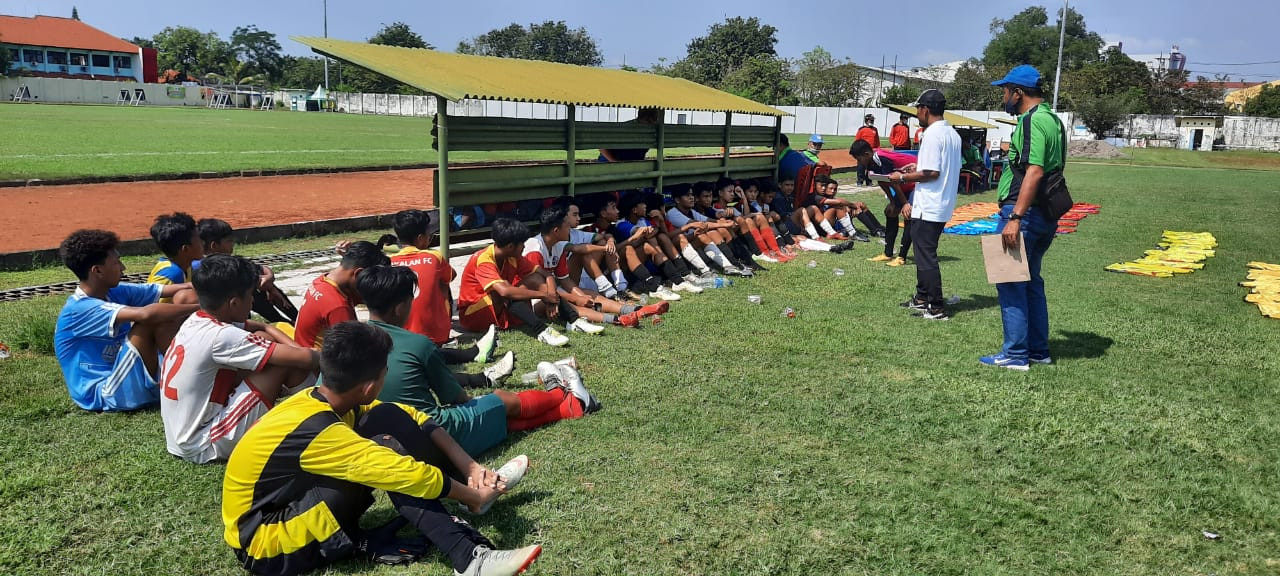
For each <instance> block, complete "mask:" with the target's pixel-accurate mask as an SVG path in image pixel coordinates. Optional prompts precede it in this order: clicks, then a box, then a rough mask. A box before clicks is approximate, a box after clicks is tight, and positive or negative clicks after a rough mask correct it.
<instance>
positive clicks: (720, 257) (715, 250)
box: [703, 244, 734, 270]
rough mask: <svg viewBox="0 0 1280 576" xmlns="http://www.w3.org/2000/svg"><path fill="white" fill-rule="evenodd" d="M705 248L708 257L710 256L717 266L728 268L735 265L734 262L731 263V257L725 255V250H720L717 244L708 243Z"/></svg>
mask: <svg viewBox="0 0 1280 576" xmlns="http://www.w3.org/2000/svg"><path fill="white" fill-rule="evenodd" d="M703 250H705V251H706V252H705V254H706V255H707V258H710V259H711V261H712V262H715V263H716V265H717V266H719V267H721V268H724V269H726V270H728V269H730V268H733V267H734V266H733V264H730V263H729V259H728V258H725V257H724V252H721V251H720V247H719V246H716V245H715V244H707V246H706V247H705V248H703Z"/></svg>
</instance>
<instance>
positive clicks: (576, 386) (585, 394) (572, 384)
mask: <svg viewBox="0 0 1280 576" xmlns="http://www.w3.org/2000/svg"><path fill="white" fill-rule="evenodd" d="M556 368H558V369H559V370H560V376H561V377H562V378H563V379H564V382H565V385H566V386H567V388H566V389H567V390H568V391H569V393H570V394H573V396H574V397H575V398H577V399H578V400H579V401H581V402H582V413H583V414H590V413H592V412H596V411H598V410H600V408H602V407H603V406H601V404H600V401H599V400H596V397H595V395H593V394H592V393H591V391H589V390H587V387H586V386H584V385H583V384H582V374H579V373H578V369H577V368H573V367H571V366H556Z"/></svg>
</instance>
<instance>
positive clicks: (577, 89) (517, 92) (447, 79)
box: [290, 36, 786, 116]
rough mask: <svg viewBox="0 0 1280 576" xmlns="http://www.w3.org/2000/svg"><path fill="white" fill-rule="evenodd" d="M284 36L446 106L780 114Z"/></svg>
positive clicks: (669, 86) (507, 61)
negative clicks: (494, 103)
mask: <svg viewBox="0 0 1280 576" xmlns="http://www.w3.org/2000/svg"><path fill="white" fill-rule="evenodd" d="M290 38H291V39H293V40H295V41H297V42H301V43H302V44H305V45H307V46H310V47H311V49H312V50H315V51H316V52H318V53H320V54H325V55H328V56H330V57H333V58H337V59H339V60H345V61H347V62H351V63H352V64H356V65H358V66H363V67H365V68H368V69H370V70H373V71H375V72H378V73H381V74H383V75H386V76H389V77H391V78H395V79H396V80H398V81H400V82H403V83H405V84H408V85H410V86H413V87H414V88H418V89H420V90H423V91H425V92H429V93H431V94H436V95H439V96H444V97H445V98H448V99H449V100H453V101H458V100H463V99H468V98H474V99H480V100H506V101H514V102H541V103H547V104H576V105H579V106H617V107H626V108H662V109H666V110H699V111H711V112H737V113H743V114H759V115H762V116H784V115H786V113H785V112H783V111H781V110H778V109H776V108H774V107H772V106H766V105H764V104H761V103H759V102H755V101H753V100H748V99H746V98H742V97H740V96H734V95H733V94H729V93H728V92H721V91H719V90H716V89H715V88H711V87H708V86H703V85H701V84H696V83H694V82H690V81H688V80H682V79H679V78H670V77H667V76H659V75H657V74H645V73H640V72H627V71H625V70H609V69H606V68H592V67H588V66H574V65H570V64H559V63H555V62H541V61H537V60H517V59H514V58H494V57H490V56H470V55H467V54H454V53H452V52H438V51H436V50H423V49H419V48H400V47H397V46H382V45H378V44H365V43H363V42H347V41H344V40H334V39H332V38H315V37H310V36H302V37H297V36H291V37H290Z"/></svg>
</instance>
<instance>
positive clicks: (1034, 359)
mask: <svg viewBox="0 0 1280 576" xmlns="http://www.w3.org/2000/svg"><path fill="white" fill-rule="evenodd" d="M1027 361H1028V362H1031V363H1032V364H1053V358H1052V357H1051V356H1049V353H1048V352H1044V353H1034V352H1033V353H1031V354H1028V355H1027Z"/></svg>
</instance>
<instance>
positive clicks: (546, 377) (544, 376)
mask: <svg viewBox="0 0 1280 576" xmlns="http://www.w3.org/2000/svg"><path fill="white" fill-rule="evenodd" d="M538 382H541V383H542V386H543V387H544V388H546V389H547V390H555V389H556V388H559V389H561V390H568V388H567V387H566V386H565V383H564V377H563V376H561V375H560V369H559V368H556V365H555V364H552V363H550V362H539V363H538Z"/></svg>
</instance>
